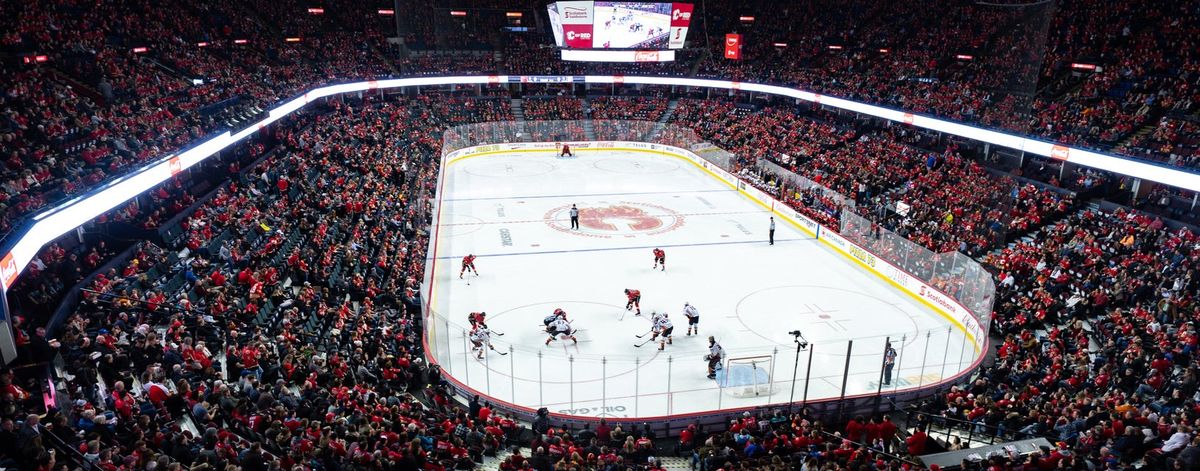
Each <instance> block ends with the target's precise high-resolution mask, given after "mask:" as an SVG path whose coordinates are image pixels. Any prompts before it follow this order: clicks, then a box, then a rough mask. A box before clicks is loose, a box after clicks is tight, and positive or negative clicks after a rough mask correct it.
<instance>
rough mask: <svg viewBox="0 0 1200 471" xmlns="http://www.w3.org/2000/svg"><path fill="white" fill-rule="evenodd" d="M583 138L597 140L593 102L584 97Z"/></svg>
mask: <svg viewBox="0 0 1200 471" xmlns="http://www.w3.org/2000/svg"><path fill="white" fill-rule="evenodd" d="M582 101H583V120H582V121H583V136H584V137H586V138H587V140H589V141H594V140H596V126H595V124H594V123H592V101H591V100H589V99H588V98H587V97H583V99H582Z"/></svg>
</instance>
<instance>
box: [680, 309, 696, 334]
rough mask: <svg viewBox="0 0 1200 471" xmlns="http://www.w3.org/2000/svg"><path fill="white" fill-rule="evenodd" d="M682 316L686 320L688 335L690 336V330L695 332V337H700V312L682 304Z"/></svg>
mask: <svg viewBox="0 0 1200 471" xmlns="http://www.w3.org/2000/svg"><path fill="white" fill-rule="evenodd" d="M683 315H684V316H686V317H687V320H688V331H687V334H688V335H692V329H695V330H696V335H700V311H699V310H697V309H696V306H693V305H691V304H688V303H683Z"/></svg>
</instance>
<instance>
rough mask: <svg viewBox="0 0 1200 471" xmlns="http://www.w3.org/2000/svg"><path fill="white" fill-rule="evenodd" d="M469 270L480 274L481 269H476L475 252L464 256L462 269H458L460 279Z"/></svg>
mask: <svg viewBox="0 0 1200 471" xmlns="http://www.w3.org/2000/svg"><path fill="white" fill-rule="evenodd" d="M467 271H471V272H473V273H475V276H479V270H476V269H475V255H474V254H467V256H466V257H463V261H462V270H459V271H458V279H460V280H461V279H462V277H463V273H466V272H467Z"/></svg>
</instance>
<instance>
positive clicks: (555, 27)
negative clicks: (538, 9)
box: [546, 3, 563, 47]
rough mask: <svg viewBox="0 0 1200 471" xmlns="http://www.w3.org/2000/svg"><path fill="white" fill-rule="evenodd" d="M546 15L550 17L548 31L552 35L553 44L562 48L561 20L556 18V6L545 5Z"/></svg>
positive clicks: (552, 4) (555, 4)
mask: <svg viewBox="0 0 1200 471" xmlns="http://www.w3.org/2000/svg"><path fill="white" fill-rule="evenodd" d="M546 14H548V15H550V31H552V32H553V33H554V44H555V45H557V46H558V47H563V27H562V19H561V18H559V16H558V4H557V3H551V4H549V5H546Z"/></svg>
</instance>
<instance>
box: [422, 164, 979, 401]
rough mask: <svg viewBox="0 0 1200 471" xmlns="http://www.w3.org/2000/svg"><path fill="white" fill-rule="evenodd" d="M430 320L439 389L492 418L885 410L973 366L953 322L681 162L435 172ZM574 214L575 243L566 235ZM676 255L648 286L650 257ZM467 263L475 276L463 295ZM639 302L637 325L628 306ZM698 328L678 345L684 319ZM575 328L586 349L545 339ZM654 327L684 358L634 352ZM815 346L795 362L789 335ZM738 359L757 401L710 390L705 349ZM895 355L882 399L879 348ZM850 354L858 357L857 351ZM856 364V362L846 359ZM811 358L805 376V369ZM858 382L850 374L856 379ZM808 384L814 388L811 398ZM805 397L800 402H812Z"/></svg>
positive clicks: (649, 349)
mask: <svg viewBox="0 0 1200 471" xmlns="http://www.w3.org/2000/svg"><path fill="white" fill-rule="evenodd" d="M443 171H444V172H445V174H444V175H443V178H444V181H443V183H442V187H441V191H440V193H439V200H440V203H439V204H440V207H439V211H438V214H439V217H438V221H437V226H438V227H436V228H435V239H436V241H435V245H434V246H433V247H434V248H433V249H432V252H431V254H432V256H433V257H435V258H436V262H435V263H433V264H431V265H430V266H431V268H430V269H431V270H433V273H432V276H433V279H432V288H431V295H430V296H428V299H427V300H426V301H427V302H429V303H430V309H431V311H432V313H433V314H432V316H431V317H429V318H428V320H427V324H426V328H427V333H428V336H427V339H428V342H429V351H430V352H431V354H432V355H433V356H434V357H435V359H436V360H437V362H438V363H440V364H441V365H442V370H443V374H444V375H447V376H450V377H452V378H454V379H455V380H456V381H458V382H461V383H463V384H466V385H468V386H469V387H470V388H471V389H474V390H476V391H478V392H480V393H481V394H485V395H487V396H490V397H492V398H494V399H495V400H498V401H503V402H508V403H513V404H517V405H520V406H524V407H529V408H537V407H541V406H545V407H547V408H549V409H550V410H551V411H552V412H559V413H564V414H572V415H580V416H593V417H594V416H609V417H656V416H665V415H674V414H685V413H696V412H703V411H710V410H716V409H731V408H740V407H750V406H761V405H766V404H776V403H786V402H787V401H788V399H789V397H790V396H791V395H792V393H793V383H792V375H793V368H794V367H795V366H794V365H797V364H798V365H799V367H798V370H797V374H796V375H797V381H796V383H795V388H794V395H795V400H796V401H797V402H799V401H800V400H801V399H802V398H803V397H804V395H805V394H806V395H807V400H808V401H810V402H811V401H815V400H822V399H830V398H838V397H839V396H841V395H842V388H843V379H844V380H845V395H846V396H855V395H862V394H875V393H876V392H877V391H879V390H881V389H882V391H884V392H888V391H895V390H897V389H901V390H903V389H909V388H916V387H921V386H924V385H929V384H931V383H935V382H938V381H939V380H941V379H942V378H945V377H949V376H952V375H953V374H954V373H957V372H959V371H961V370H963V369H965V368H969V367H970V365H971V363H972V362H973V361H974V359H975V358H976V356H977V355H978V352H977V351H976V350H975V349H974V348H973V344H972V343H971V342H969V341H964V336H963V333H962V332H961V331H960V330H959V329H956V328H953V327H951V323H950V321H949V320H947V319H945V318H943V317H942V316H940V315H939V314H938V313H937V312H935V311H933V310H932V309H930V308H928V307H926V306H925V305H923V304H921V303H919V302H918V301H916V300H915V299H913V298H911V297H909V296H908V295H906V294H904V293H903V292H901V291H899V290H898V289H895V288H893V287H891V286H889V285H888V284H887V283H886V282H885V281H883V280H881V279H879V278H878V277H876V276H875V275H874V274H872V273H870V272H868V271H867V270H865V269H863V268H861V267H859V266H858V265H855V264H854V263H852V262H851V261H849V260H847V259H846V258H844V257H843V256H841V255H840V254H838V253H836V252H835V251H833V250H832V249H830V248H828V247H825V246H824V244H823V243H821V242H819V241H817V239H815V238H814V236H813V235H812V234H808V233H805V232H802V231H801V230H800V229H798V228H797V227H795V226H792V225H790V224H788V223H785V222H783V221H781V220H778V218H777V225H776V227H777V231H776V234H775V240H776V242H775V245H769V244H768V243H767V229H768V226H769V224H770V223H769V219H768V218H769V217H770V216H771V213H770V211H769V210H768V209H767V208H765V207H764V206H762V205H760V204H758V203H757V202H755V201H754V200H752V199H750V198H749V197H747V196H743V195H742V194H740V193H739V192H738V191H736V190H735V189H733V188H731V187H729V186H728V185H726V184H725V183H724V182H723V181H721V180H718V179H717V178H715V177H714V176H711V175H709V174H707V173H706V172H705V171H704V170H702V169H701V168H699V167H697V166H695V165H693V164H691V163H690V162H688V161H685V160H682V159H679V158H674V157H669V156H664V155H657V154H650V153H641V152H604V151H593V152H581V153H580V157H578V158H575V159H558V158H555V157H554V156H553V155H552V153H551V152H544V153H514V154H503V155H490V156H478V157H471V158H466V159H463V160H461V161H458V162H455V163H453V164H451V165H449V166H448V167H447V168H445V169H443ZM572 204H575V205H578V207H579V209H580V213H581V220H582V227H581V228H580V229H579V230H572V229H571V228H570V223H569V218H568V215H567V214H568V209H569V208H570V207H571V205H572ZM655 247H660V248H662V249H663V250H665V251H666V254H667V268H666V271H659V270H652V269H651V265H652V264H653V259H652V256H651V250H652V249H653V248H655ZM468 253H472V254H475V255H476V256H477V257H478V259H477V261H476V266H477V267H478V270H479V276H478V277H475V276H472V275H468V276H467V277H466V279H459V267H460V261H461V259H462V257H463V256H464V255H466V254H468ZM625 288H633V289H638V290H641V292H642V312H643V315H642V316H640V317H639V316H635V315H634V313H632V312H627V311H626V310H625V309H624V306H625V296H624V293H623V290H624V289H625ZM684 302H690V303H691V304H692V305H694V306H696V307H697V308H698V309H699V311H700V318H701V321H700V335H699V336H686V335H685V332H686V331H687V320H686V318H685V317H684V316H683V314H682V312H681V309H682V307H683V304H684ZM555 308H562V309H564V310H566V311H567V314H568V318H569V319H571V321H572V326H573V327H574V328H575V329H577V331H578V332H577V334H576V335H577V337H578V338H579V343H578V345H572V344H570V342H566V344H564V343H563V342H561V341H554V342H552V343H551V344H550V345H549V346H546V345H544V342H545V340H546V338H547V336H546V334H545V333H544V332H543V329H542V319H543V318H544V317H546V316H548V315H550V314H551V313H552V311H553V310H554V309H555ZM472 311H486V312H487V321H488V322H487V323H488V325H489V327H491V329H492V330H493V331H495V332H499V333H503V334H504V335H503V336H495V337H493V345H494V346H495V347H496V348H497V349H498V351H500V352H503V353H507V355H501V354H499V353H497V352H488V354H487V355H486V356H485V358H484V359H483V360H477V359H476V358H475V356H474V354H473V353H472V352H470V351H469V346H468V342H467V339H466V338H465V334H466V332H467V331H468V330H469V328H468V327H467V325H468V323H467V314H468V313H470V312H472ZM651 311H666V312H668V313H669V314H670V317H671V319H672V320H673V321H674V323H675V335H674V343H673V344H671V345H667V346H666V349H665V350H662V351H660V350H658V344H657V343H649V344H645V345H643V346H641V347H636V346H635V345H636V344H638V343H641V342H642V341H643V340H645V339H639V338H637V337H636V336H637V335H641V334H645V333H646V332H647V331H648V330H649V328H650V322H649V314H650V312H651ZM793 330H800V331H802V332H803V334H804V336H805V337H806V338H807V340H808V341H810V342H811V345H810V347H809V349H808V350H807V351H804V352H802V353H800V354H799V356H797V354H796V347H795V344H794V343H793V337H792V336H791V335H789V334H788V332H789V331H793ZM709 335H713V336H716V338H717V339H718V341H719V342H720V343H721V344H722V345H723V346H724V348H725V350H726V352H727V355H728V356H729V357H730V358H743V357H758V358H759V359H760V361H761V362H760V363H757V364H758V365H761V366H762V367H763V369H765V370H766V373H767V374H766V375H764V377H769V378H770V386H769V387H766V388H764V389H763V390H762V391H760V394H759V395H757V396H755V395H753V394H750V395H749V396H742V395H741V394H735V393H744V392H746V390H745V389H744V388H723V387H722V385H721V384H719V383H718V382H717V381H715V380H711V379H708V378H706V362H705V361H704V359H703V357H704V355H705V354H707V352H708V344H707V337H708V336H709ZM889 338H890V339H891V341H892V343H893V344H894V346H895V348H896V350H897V352H898V361H897V366H896V368H895V370H894V373H893V374H894V376H895V378H894V379H893V381H892V382H891V384H890V385H888V386H883V387H881V385H880V377H881V371H882V363H883V351H884V344H885V341H886V340H887V339H889ZM850 341H853V343H852V346H851V345H850ZM848 348H849V349H850V355H849V356H847V350H848ZM810 357H811V370H809V368H808V364H809V362H810ZM847 358H849V362H848V365H849V366H848V368H849V369H848V374H846V375H844V374H843V372H844V371H846V369H847ZM806 377H807V381H806ZM805 391H807V392H805Z"/></svg>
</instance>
